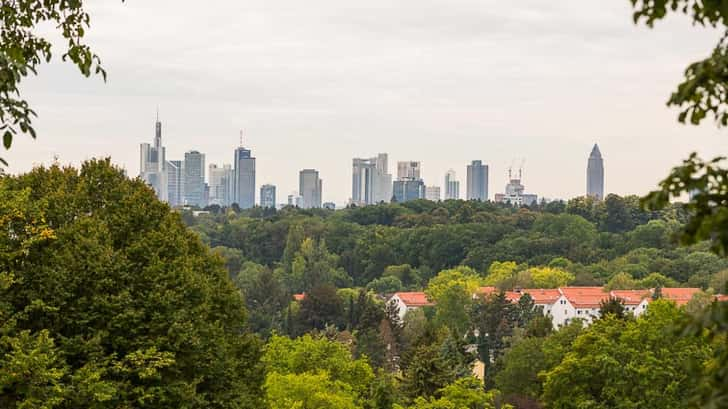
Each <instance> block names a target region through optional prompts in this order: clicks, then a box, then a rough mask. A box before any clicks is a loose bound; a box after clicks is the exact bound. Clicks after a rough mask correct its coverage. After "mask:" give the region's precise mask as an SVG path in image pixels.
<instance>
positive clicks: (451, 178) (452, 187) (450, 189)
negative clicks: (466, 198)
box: [445, 169, 460, 200]
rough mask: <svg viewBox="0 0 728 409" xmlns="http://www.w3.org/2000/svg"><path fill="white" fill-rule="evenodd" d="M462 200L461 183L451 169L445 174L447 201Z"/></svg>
mask: <svg viewBox="0 0 728 409" xmlns="http://www.w3.org/2000/svg"><path fill="white" fill-rule="evenodd" d="M450 199H452V200H458V199H460V181H458V180H457V179H456V175H455V171H454V170H452V169H450V170H448V171H447V173H445V200H450Z"/></svg>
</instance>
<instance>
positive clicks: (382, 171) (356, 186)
mask: <svg viewBox="0 0 728 409" xmlns="http://www.w3.org/2000/svg"><path fill="white" fill-rule="evenodd" d="M387 166H388V159H387V154H386V153H380V154H379V155H377V157H375V158H369V159H361V158H354V159H353V160H352V183H351V202H352V203H354V204H356V205H359V206H364V205H370V204H375V203H379V202H388V201H389V200H390V198H391V197H392V175H390V174H389V170H388V168H387Z"/></svg>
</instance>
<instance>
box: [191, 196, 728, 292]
mask: <svg viewBox="0 0 728 409" xmlns="http://www.w3.org/2000/svg"><path fill="white" fill-rule="evenodd" d="M210 211H211V214H209V215H200V216H199V217H193V216H192V214H191V213H186V214H183V218H184V220H185V221H186V222H187V223H188V225H190V226H191V227H192V228H193V229H194V230H195V231H197V232H198V233H199V234H200V236H201V237H202V239H203V241H205V242H206V243H208V244H209V245H210V246H211V247H212V248H213V249H214V250H215V251H216V252H218V253H220V254H222V255H223V256H224V257H225V259H226V260H227V263H228V267H229V271H230V273H231V276H233V277H235V276H236V275H237V274H238V272H239V271H240V268H241V267H242V265H243V263H244V262H246V261H249V262H254V263H256V264H260V265H263V266H267V267H268V268H271V269H274V270H275V269H282V271H288V270H290V268H291V264H292V261H293V258H294V257H295V255H296V253H297V252H298V251H299V250H300V249H301V244H302V243H303V242H304V241H305V240H306V239H310V240H312V241H313V244H314V246H317V247H323V249H322V251H324V250H325V251H328V252H329V253H331V254H332V255H333V256H335V257H336V260H335V263H334V264H335V267H336V268H340V269H341V271H340V272H339V273H337V274H338V276H339V279H340V284H342V285H344V286H349V285H353V286H360V287H366V286H367V285H370V284H372V283H373V282H374V284H372V285H374V286H379V287H382V285H380V283H379V282H378V280H382V279H383V278H386V277H388V276H392V275H405V276H406V277H405V280H404V281H403V282H402V283H401V284H402V285H401V286H399V285H398V283H396V282H394V283H393V281H394V280H392V279H387V281H388V282H387V283H385V284H392V283H393V284H394V286H390V287H389V288H386V289H389V290H397V289H421V288H422V287H423V286H424V285H425V284H426V283H427V281H428V280H429V279H431V278H432V277H433V276H434V275H435V274H436V273H437V272H439V271H441V270H444V269H447V268H452V267H455V266H458V265H465V266H468V267H471V268H473V269H475V270H476V271H479V272H481V273H483V274H485V273H486V272H487V271H488V269H489V268H490V266H491V265H492V264H493V262H504V261H513V262H515V263H517V264H518V265H520V266H522V268H523V269H525V268H527V267H528V266H549V265H551V266H556V267H560V268H563V269H566V270H568V271H569V272H571V273H572V274H574V276H575V279H574V280H573V282H571V284H573V285H595V284H605V283H607V282H608V281H609V280H610V279H612V278H613V277H614V276H615V275H616V274H618V273H626V274H628V275H629V276H630V277H631V278H633V279H635V280H641V279H644V278H645V277H647V276H648V275H650V274H651V273H660V274H661V275H663V276H665V277H667V278H669V279H671V280H673V281H674V282H676V283H679V284H683V285H690V286H696V287H702V288H708V287H710V286H711V279H712V278H713V277H712V276H713V275H714V274H715V273H716V272H718V271H721V270H723V269H725V268H726V267H727V266H728V265H727V264H726V263H725V261H724V260H722V259H720V258H719V257H717V256H715V255H714V254H712V253H710V252H709V248H708V245H707V244H699V245H696V246H693V247H691V248H682V247H678V245H677V234H678V232H679V230H680V228H681V227H682V225H683V223H684V221H685V215H684V212H683V211H682V210H681V207H680V206H679V205H674V206H672V207H670V208H668V209H666V210H664V211H661V212H647V211H644V210H642V209H641V208H640V206H639V200H638V198H637V197H633V196H630V197H624V198H622V197H619V196H616V195H609V196H608V197H607V198H606V199H605V200H604V201H594V200H592V199H589V198H576V199H572V200H570V201H569V202H566V203H564V202H551V203H548V204H545V205H540V206H534V207H533V208H519V209H516V208H511V207H507V206H500V205H495V204H492V203H487V202H485V203H484V202H476V201H454V200H453V201H445V202H431V201H424V200H422V201H414V202H407V203H403V204H382V205H378V206H367V207H360V208H348V209H344V210H339V211H335V212H333V211H327V210H301V209H296V208H290V207H289V208H284V209H283V210H280V211H276V210H274V209H261V208H254V209H249V210H245V211H240V212H239V213H238V212H235V211H232V209H220V208H211V209H210ZM392 269H394V270H399V271H400V272H398V273H393V272H392V271H391V270H392ZM388 270H390V271H389V272H388ZM401 270H407V272H406V274H405V273H402V272H401ZM385 287H386V286H385ZM289 290H290V291H293V292H299V291H301V290H302V288H301V286H300V285H294V286H293V287H291V288H289Z"/></svg>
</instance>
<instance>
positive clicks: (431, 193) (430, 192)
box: [425, 186, 440, 202]
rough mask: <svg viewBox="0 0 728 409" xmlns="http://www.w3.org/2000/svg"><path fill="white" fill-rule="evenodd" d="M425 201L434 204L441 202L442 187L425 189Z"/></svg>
mask: <svg viewBox="0 0 728 409" xmlns="http://www.w3.org/2000/svg"><path fill="white" fill-rule="evenodd" d="M425 199H427V200H432V201H433V202H439V201H440V186H427V187H425Z"/></svg>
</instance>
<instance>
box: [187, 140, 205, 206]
mask: <svg viewBox="0 0 728 409" xmlns="http://www.w3.org/2000/svg"><path fill="white" fill-rule="evenodd" d="M184 175H185V177H184V179H185V183H184V186H185V188H184V198H185V199H184V202H185V204H186V205H189V206H198V207H205V206H207V203H205V155H204V154H202V153H200V152H198V151H189V152H185V163H184Z"/></svg>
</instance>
